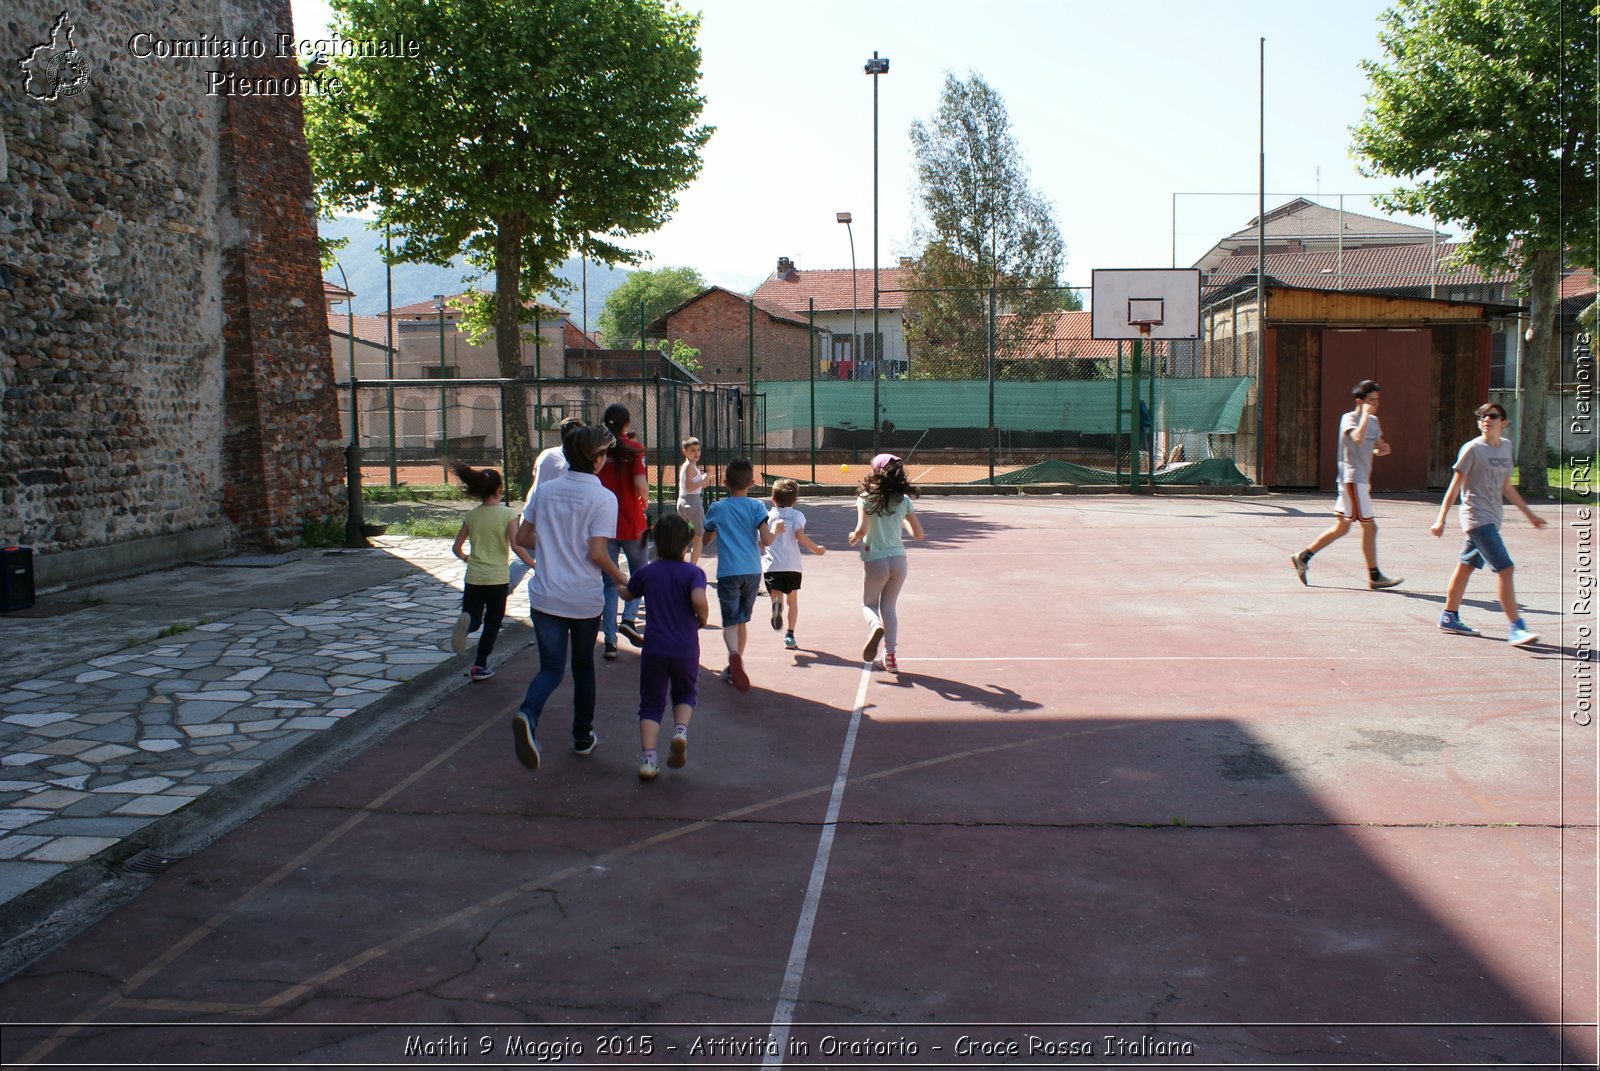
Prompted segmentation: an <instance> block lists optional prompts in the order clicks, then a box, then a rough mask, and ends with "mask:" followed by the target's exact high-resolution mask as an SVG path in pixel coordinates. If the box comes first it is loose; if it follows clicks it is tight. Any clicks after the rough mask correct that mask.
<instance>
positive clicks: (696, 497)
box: [678, 435, 706, 565]
mask: <svg viewBox="0 0 1600 1071" xmlns="http://www.w3.org/2000/svg"><path fill="white" fill-rule="evenodd" d="M680 445H682V447H683V464H681V465H679V466H678V515H679V516H681V517H682V518H683V519H684V520H686V521H688V522H689V530H690V531H691V532H693V533H694V538H693V540H692V541H691V542H690V544H689V561H690V563H691V564H693V565H699V564H700V530H701V529H702V528H704V527H705V523H706V508H705V505H704V504H703V503H702V502H701V501H700V489H701V488H702V487H704V486H705V485H706V474H705V471H704V470H703V469H701V468H700V440H699V439H696V438H695V437H694V436H693V435H691V436H689V437H688V438H687V439H685V440H683V442H682V443H681V444H680Z"/></svg>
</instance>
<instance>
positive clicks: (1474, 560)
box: [1461, 524, 1511, 573]
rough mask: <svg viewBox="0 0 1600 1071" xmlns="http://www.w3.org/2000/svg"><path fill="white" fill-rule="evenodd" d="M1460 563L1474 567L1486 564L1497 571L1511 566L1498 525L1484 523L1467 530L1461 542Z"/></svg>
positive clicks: (1502, 570)
mask: <svg viewBox="0 0 1600 1071" xmlns="http://www.w3.org/2000/svg"><path fill="white" fill-rule="evenodd" d="M1461 564H1463V565H1470V566H1472V567H1473V568H1474V569H1482V568H1483V567H1484V566H1485V565H1487V566H1488V567H1489V568H1490V569H1491V570H1493V571H1494V572H1497V573H1503V572H1505V571H1506V570H1507V569H1509V568H1511V555H1510V554H1508V553H1506V544H1505V540H1503V539H1501V538H1500V526H1499V525H1495V524H1486V525H1484V526H1483V527H1482V528H1474V529H1472V530H1471V531H1469V532H1468V533H1467V538H1466V540H1465V542H1463V543H1462V544H1461Z"/></svg>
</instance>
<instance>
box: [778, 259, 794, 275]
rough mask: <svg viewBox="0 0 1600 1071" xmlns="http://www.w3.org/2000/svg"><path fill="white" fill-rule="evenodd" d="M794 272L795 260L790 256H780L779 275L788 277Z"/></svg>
mask: <svg viewBox="0 0 1600 1071" xmlns="http://www.w3.org/2000/svg"><path fill="white" fill-rule="evenodd" d="M793 274H794V261H792V260H790V259H789V258H788V257H779V258H778V275H779V277H780V278H787V277H788V276H791V275H793Z"/></svg>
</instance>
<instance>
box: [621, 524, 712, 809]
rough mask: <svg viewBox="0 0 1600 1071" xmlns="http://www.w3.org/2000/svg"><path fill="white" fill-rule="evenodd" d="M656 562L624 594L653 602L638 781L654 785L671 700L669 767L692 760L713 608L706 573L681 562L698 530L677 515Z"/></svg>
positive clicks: (643, 673)
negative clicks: (693, 723) (705, 637)
mask: <svg viewBox="0 0 1600 1071" xmlns="http://www.w3.org/2000/svg"><path fill="white" fill-rule="evenodd" d="M654 532H655V539H656V560H655V561H653V562H651V563H650V564H648V565H646V566H645V567H644V568H642V569H640V570H639V571H638V572H637V573H634V574H633V575H632V576H630V577H629V578H628V583H627V585H626V587H624V588H623V589H622V590H623V595H624V596H625V597H626V598H629V599H636V598H638V597H639V596H641V595H643V596H644V597H645V599H647V600H648V601H649V603H650V627H649V628H648V629H646V630H645V634H644V649H643V650H642V651H641V652H640V654H639V749H640V750H639V780H641V781H654V780H655V779H656V775H658V774H659V773H661V766H660V764H659V763H658V762H657V761H656V742H657V741H658V740H659V739H660V737H661V716H662V714H664V713H665V712H666V708H667V696H668V693H669V692H670V693H671V696H672V742H671V744H669V745H668V751H667V765H668V766H670V767H672V768H673V769H674V770H676V769H679V768H680V767H682V766H683V764H684V763H685V762H687V761H688V757H689V719H690V718H691V717H693V716H694V704H695V699H696V696H697V689H696V685H697V683H698V681H699V679H700V627H701V626H702V625H704V624H705V623H706V619H707V618H708V617H709V616H710V614H711V610H710V608H709V607H708V606H707V605H706V574H705V572H704V571H703V570H702V569H701V568H700V567H699V566H698V565H695V564H693V563H692V562H686V561H684V560H683V552H684V550H685V548H687V547H688V545H689V540H690V538H691V537H692V535H693V533H694V529H692V528H690V527H689V522H688V521H686V520H684V519H683V518H682V517H680V516H678V515H677V514H676V513H669V514H667V515H666V516H664V517H662V518H661V519H660V520H659V521H657V522H656V526H655V529H654Z"/></svg>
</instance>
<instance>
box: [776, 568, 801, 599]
mask: <svg viewBox="0 0 1600 1071" xmlns="http://www.w3.org/2000/svg"><path fill="white" fill-rule="evenodd" d="M804 578H805V574H804V573H802V572H801V571H800V570H798V569H795V570H793V571H791V570H787V569H785V570H782V571H780V572H776V573H768V574H767V590H768V591H781V592H783V593H785V594H787V593H789V592H791V591H799V590H800V581H801V580H803V579H804Z"/></svg>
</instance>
